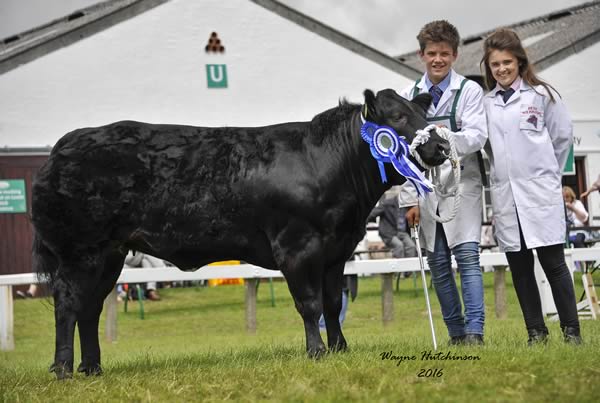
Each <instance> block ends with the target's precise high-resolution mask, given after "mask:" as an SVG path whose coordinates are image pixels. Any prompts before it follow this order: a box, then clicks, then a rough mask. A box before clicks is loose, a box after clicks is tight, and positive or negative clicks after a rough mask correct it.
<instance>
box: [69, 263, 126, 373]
mask: <svg viewBox="0 0 600 403" xmlns="http://www.w3.org/2000/svg"><path fill="white" fill-rule="evenodd" d="M124 260H125V255H124V254H122V253H120V252H118V251H114V252H110V253H109V254H108V255H107V256H106V259H105V262H104V270H103V272H102V276H101V277H100V280H99V283H98V285H97V286H96V287H94V289H93V290H92V291H91V293H92V295H90V297H89V301H90V303H89V304H88V305H86V306H85V307H84V308H83V309H82V311H81V312H80V313H79V314H78V316H77V328H78V329H79V342H80V344H81V364H80V365H79V367H78V368H77V372H83V373H85V374H86V375H88V376H89V375H100V374H102V366H101V365H100V341H99V339H98V325H99V321H100V314H101V313H102V307H103V303H104V299H105V298H106V296H107V295H108V294H109V293H110V292H111V291H112V289H113V287H114V286H115V284H116V282H117V279H118V278H119V275H120V274H121V270H122V269H123V261H124Z"/></svg>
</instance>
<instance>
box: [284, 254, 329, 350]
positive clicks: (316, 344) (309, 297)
mask: <svg viewBox="0 0 600 403" xmlns="http://www.w3.org/2000/svg"><path fill="white" fill-rule="evenodd" d="M321 271H322V266H321V265H317V266H315V265H301V266H300V265H297V266H294V267H293V268H291V269H290V268H288V269H286V270H283V272H284V274H285V278H286V280H287V283H288V287H289V289H290V293H291V294H292V296H293V297H294V302H295V303H296V309H297V310H298V312H299V313H300V315H301V316H302V320H303V321H304V331H305V333H306V352H307V354H308V356H309V357H311V358H319V357H321V356H322V355H323V354H324V353H325V352H326V351H327V349H326V348H325V343H323V339H322V338H321V333H320V332H319V317H320V316H321V312H322V311H323V303H322V293H321V283H322V277H321V276H322V275H321Z"/></svg>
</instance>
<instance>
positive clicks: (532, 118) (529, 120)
mask: <svg viewBox="0 0 600 403" xmlns="http://www.w3.org/2000/svg"><path fill="white" fill-rule="evenodd" d="M527 123H531V124H532V125H533V127H535V128H536V129H537V123H538V119H537V116H535V115H530V116H529V117H528V118H527Z"/></svg>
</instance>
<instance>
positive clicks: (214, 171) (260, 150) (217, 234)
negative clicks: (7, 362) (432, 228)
mask: <svg viewBox="0 0 600 403" xmlns="http://www.w3.org/2000/svg"><path fill="white" fill-rule="evenodd" d="M430 102H431V98H430V96H429V95H428V94H423V95H420V96H418V97H417V98H415V99H414V100H413V101H412V102H410V101H407V100H405V99H404V98H401V97H400V96H398V95H397V94H396V93H395V92H394V91H393V90H383V91H380V92H379V93H378V94H377V96H375V94H374V93H373V92H372V91H370V90H366V91H365V104H366V107H365V108H363V107H362V106H361V105H355V104H349V103H347V102H345V101H342V102H341V103H340V105H339V106H338V107H336V108H333V109H330V110H328V111H325V112H323V113H321V114H319V115H317V116H315V118H314V119H313V120H312V121H310V122H295V123H283V124H278V125H273V126H266V127H253V128H246V127H220V128H207V127H193V126H178V125H157V124H147V123H139V122H131V121H124V122H118V123H113V124H110V125H107V126H102V127H97V128H85V129H79V130H75V131H73V132H71V133H68V134H67V135H65V136H64V137H63V138H61V139H60V140H59V141H58V142H57V143H56V145H55V146H54V148H53V149H52V153H51V154H50V157H49V159H48V161H47V162H46V163H45V164H44V166H42V167H41V168H40V170H39V173H38V175H37V177H36V180H35V182H34V184H33V202H32V221H33V224H34V228H35V237H34V245H33V256H34V262H35V265H36V270H37V271H38V273H42V274H44V275H45V276H46V277H48V278H49V280H50V282H51V284H52V286H53V296H54V310H55V320H56V352H55V357H54V364H53V366H52V367H51V370H53V371H54V372H55V373H56V375H57V376H58V378H64V377H68V376H71V375H72V371H73V339H74V331H75V324H76V323H77V326H78V328H79V335H80V340H81V360H82V362H81V365H80V367H79V369H78V371H80V372H85V373H86V374H88V375H90V374H99V373H101V367H100V346H99V343H98V321H99V317H100V312H101V311H102V303H103V301H104V298H105V297H106V296H107V295H108V293H109V292H110V291H111V290H112V288H113V287H114V286H115V282H116V280H117V278H118V277H119V274H120V273H121V269H122V267H123V260H124V258H125V255H126V253H127V251H128V250H135V251H141V252H144V253H148V254H151V255H154V256H157V257H160V258H162V259H165V260H168V261H170V262H173V263H174V264H175V265H177V266H178V267H179V268H180V269H182V270H194V269H196V268H198V267H200V266H203V265H205V264H207V263H210V262H214V261H220V260H228V259H239V260H243V261H245V262H249V263H252V264H255V265H258V266H262V267H264V268H267V269H272V270H281V271H282V272H283V274H284V276H285V278H286V280H287V283H288V286H289V289H290V292H291V294H292V296H293V298H294V301H295V304H296V308H297V310H298V312H299V313H300V315H301V316H302V319H303V320H304V327H305V332H306V349H307V351H308V354H309V355H310V356H313V357H318V356H319V355H321V354H322V353H323V352H325V351H326V348H325V345H324V344H323V340H322V339H321V336H320V334H319V327H318V324H317V321H318V319H319V315H320V314H321V312H322V311H323V312H324V315H325V321H326V325H327V341H328V346H329V349H331V350H333V351H336V350H343V349H345V348H346V340H345V339H344V336H343V335H342V331H341V329H340V325H339V323H338V320H337V318H338V314H339V311H340V308H341V294H342V292H341V288H342V274H343V269H344V263H345V262H346V260H348V258H349V257H350V256H351V254H352V252H353V250H354V248H355V247H356V244H357V243H358V242H359V241H360V240H361V239H362V238H363V236H364V233H365V223H366V219H367V216H368V214H369V212H370V211H371V209H372V208H373V207H374V205H375V203H376V202H377V200H379V198H380V196H381V195H382V194H383V192H384V191H385V190H387V189H389V188H390V186H391V185H395V184H401V183H403V182H404V179H403V178H401V177H400V176H399V175H398V174H396V173H395V172H394V171H393V168H389V167H387V168H386V169H387V177H388V183H386V184H384V183H382V180H381V178H380V173H379V169H378V165H377V162H376V161H375V160H374V159H373V157H372V156H371V152H370V149H369V145H368V144H367V143H366V142H364V141H363V139H362V138H361V134H360V128H361V124H362V123H361V113H363V112H361V111H366V114H367V115H366V119H367V120H368V121H371V122H374V123H377V124H380V125H384V124H385V125H388V126H391V127H393V128H394V129H395V130H396V131H397V132H398V133H399V134H400V135H403V136H405V137H406V138H407V139H408V140H409V141H410V140H412V139H413V137H414V133H415V131H416V130H417V129H421V128H423V127H425V126H426V124H427V122H426V121H425V119H424V114H425V112H424V111H425V110H426V109H427V107H428V106H429V103H430ZM447 148H448V145H447V142H446V141H445V140H443V139H441V138H440V137H438V136H437V135H435V134H434V135H432V137H431V139H430V140H429V142H428V143H426V144H424V145H421V146H419V148H418V151H419V153H420V155H421V157H422V158H423V160H424V161H425V162H426V163H428V164H431V165H438V164H440V163H442V162H443V160H444V159H445V155H444V153H445V152H446V151H447ZM386 165H389V164H386Z"/></svg>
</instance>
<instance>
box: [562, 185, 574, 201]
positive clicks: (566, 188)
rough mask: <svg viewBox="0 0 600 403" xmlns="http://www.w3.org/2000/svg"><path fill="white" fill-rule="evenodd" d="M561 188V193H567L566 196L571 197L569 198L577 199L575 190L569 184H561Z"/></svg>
mask: <svg viewBox="0 0 600 403" xmlns="http://www.w3.org/2000/svg"><path fill="white" fill-rule="evenodd" d="M562 190H563V193H566V194H567V197H569V198H571V200H573V201H575V200H577V197H575V191H574V190H573V189H572V188H571V187H570V186H563V188H562Z"/></svg>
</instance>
